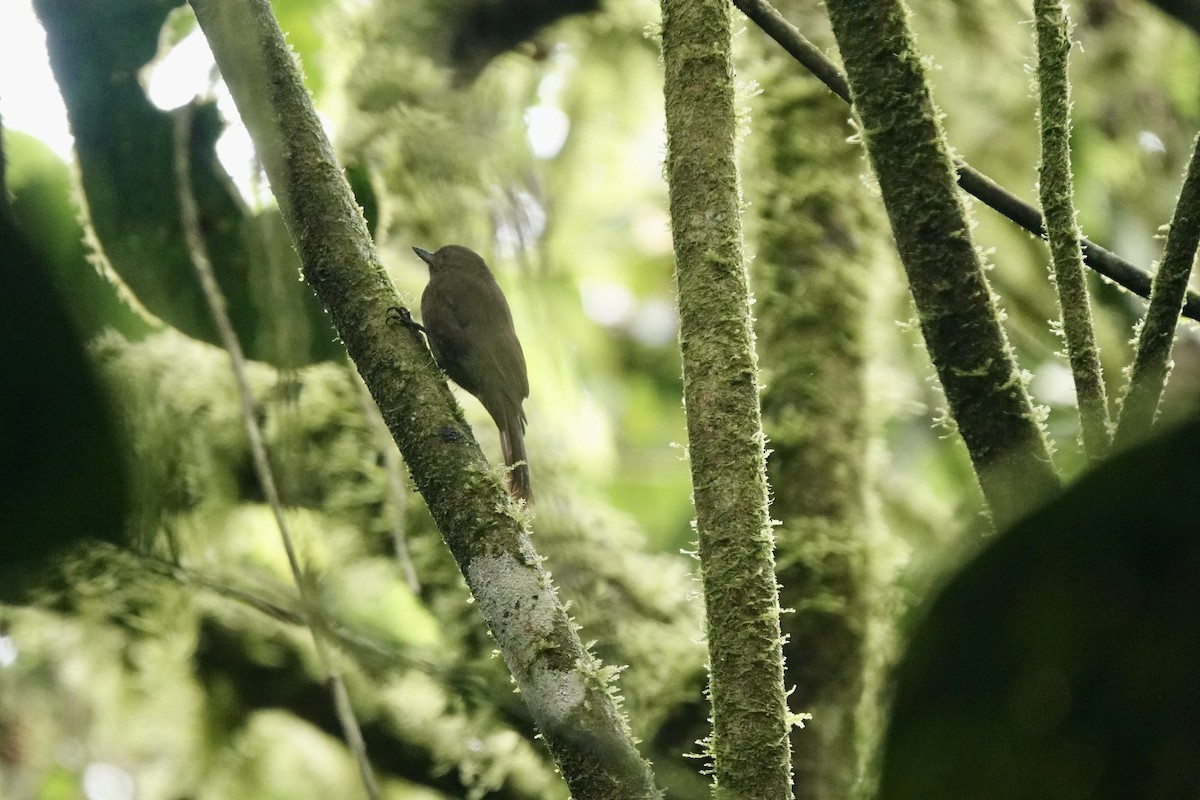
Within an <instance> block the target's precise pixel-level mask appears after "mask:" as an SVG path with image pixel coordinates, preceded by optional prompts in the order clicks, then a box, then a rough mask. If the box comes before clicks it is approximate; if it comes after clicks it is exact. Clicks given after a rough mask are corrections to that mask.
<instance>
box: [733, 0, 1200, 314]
mask: <svg viewBox="0 0 1200 800" xmlns="http://www.w3.org/2000/svg"><path fill="white" fill-rule="evenodd" d="M733 2H734V5H736V6H737V7H738V8H739V9H741V11H742V13H744V14H745V15H746V16H747V17H749V18H750V19H751V20H753V21H754V23H755V24H756V25H758V26H759V28H761V29H762V31H763V32H764V33H766V34H767V35H768V36H770V37H771V38H772V39H774V40H775V41H776V42H777V43H778V44H779V45H780V46H781V47H783V49H784V50H786V51H787V52H788V54H790V55H791V56H792V57H793V58H795V59H796V60H797V61H798V62H800V64H801V65H802V66H803V67H805V68H806V69H807V70H808V71H809V72H811V73H812V74H813V75H815V76H816V77H817V78H818V79H819V80H820V81H821V82H822V83H824V84H825V85H826V86H828V87H829V89H830V91H832V92H833V93H834V94H836V95H837V96H838V97H840V98H842V99H843V100H845V101H846V102H847V103H849V102H850V85H849V84H848V83H847V82H846V77H845V76H844V75H843V74H842V73H841V71H840V70H839V69H838V68H837V65H835V64H834V63H833V62H832V61H830V60H829V59H828V58H827V57H826V56H825V54H824V53H822V52H821V49H820V48H819V47H817V46H816V45H815V44H813V43H812V42H810V41H809V40H808V39H806V38H805V37H804V35H803V34H802V33H800V31H799V30H797V29H796V27H795V26H794V25H792V24H791V23H790V22H788V21H787V20H786V19H785V18H784V17H783V15H782V14H780V13H779V12H778V11H777V10H776V9H775V7H774V6H772V5H771V4H770V3H768V2H767V0H733ZM954 170H955V172H956V174H957V178H958V185H959V186H961V187H962V188H963V191H965V192H967V194H970V195H972V196H973V197H975V198H977V199H978V200H980V201H981V202H982V203H984V204H985V205H987V206H989V207H990V208H992V209H993V210H995V211H997V212H999V213H1000V214H1001V215H1003V216H1005V217H1007V218H1008V219H1009V220H1011V221H1012V222H1015V223H1016V224H1017V225H1019V226H1021V227H1022V228H1024V229H1025V230H1027V231H1029V232H1030V233H1032V234H1033V235H1034V236H1037V237H1039V238H1042V239H1045V238H1046V229H1045V225H1044V224H1043V220H1042V215H1041V213H1040V212H1039V211H1038V210H1037V209H1036V208H1034V207H1033V206H1031V205H1029V204H1028V203H1026V202H1025V201H1024V200H1022V199H1021V198H1019V197H1017V196H1016V195H1015V194H1013V193H1012V192H1010V191H1008V190H1007V189H1005V188H1004V187H1003V186H1001V185H1000V184H998V183H996V182H995V181H994V180H992V179H991V178H989V177H988V176H987V175H984V174H983V173H982V172H980V171H978V170H977V169H975V168H974V167H972V166H971V165H970V164H968V163H967V162H966V161H964V160H963V159H961V158H955V159H954ZM1079 245H1080V247H1081V248H1082V249H1083V260H1084V263H1085V264H1087V265H1088V266H1089V267H1090V268H1091V269H1093V270H1094V271H1096V272H1097V273H1098V274H1100V275H1103V276H1104V277H1106V278H1108V279H1109V280H1111V281H1113V282H1114V283H1116V284H1117V285H1118V286H1122V287H1124V288H1125V289H1128V290H1129V291H1131V292H1133V293H1134V294H1136V295H1138V296H1140V297H1149V296H1150V275H1149V274H1148V273H1147V272H1145V271H1144V270H1142V269H1139V268H1138V267H1136V266H1134V265H1133V264H1131V263H1129V262H1128V261H1126V260H1125V259H1123V258H1121V257H1120V256H1119V255H1117V254H1116V253H1113V252H1111V251H1110V250H1106V249H1105V248H1103V247H1101V246H1100V245H1098V244H1096V243H1095V242H1093V241H1091V240H1090V239H1088V238H1086V237H1080V238H1079ZM1183 316H1185V317H1189V318H1191V319H1194V320H1200V295H1197V294H1196V293H1195V292H1191V291H1189V292H1188V293H1187V300H1186V301H1185V302H1184V304H1183Z"/></svg>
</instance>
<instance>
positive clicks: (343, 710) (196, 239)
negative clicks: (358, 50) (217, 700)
mask: <svg viewBox="0 0 1200 800" xmlns="http://www.w3.org/2000/svg"><path fill="white" fill-rule="evenodd" d="M191 135H192V106H191V105H190V104H189V105H185V106H182V107H181V108H180V109H178V110H177V111H176V112H175V159H174V165H175V184H176V186H177V187H178V195H179V212H180V216H181V218H182V219H181V222H182V225H183V235H184V238H185V240H186V242H187V248H188V253H189V255H190V256H191V259H192V266H193V267H195V269H196V276H197V277H198V278H199V279H200V287H201V289H202V290H203V292H204V300H205V302H206V303H207V304H208V309H209V311H210V312H211V313H212V316H213V321H214V322H215V323H216V325H217V333H218V335H219V336H220V337H221V344H222V345H223V346H224V347H225V350H226V351H227V352H228V353H229V363H230V366H231V367H232V368H233V378H234V383H235V384H236V386H237V391H238V398H239V399H240V400H241V404H242V421H243V422H244V423H245V425H246V434H247V435H248V436H249V438H250V453H251V456H252V460H253V462H254V472H255V475H256V476H257V477H258V483H259V485H260V486H261V487H262V490H263V495H264V496H265V497H266V500H267V505H269V506H270V507H271V512H272V513H273V514H274V515H275V526H276V528H278V529H279V538H280V539H281V540H282V542H283V549H284V552H286V553H287V560H288V567H289V568H290V569H291V571H292V580H293V581H294V582H295V584H296V590H297V591H298V592H299V593H300V608H301V611H302V613H303V615H304V622H305V625H307V626H308V630H309V633H311V634H312V640H313V647H314V649H315V650H316V652H317V659H318V660H319V661H320V663H321V669H322V670H323V671H324V672H325V675H326V677H327V679H328V681H329V685H330V689H331V690H332V692H333V698H334V707H335V708H336V709H337V715H338V721H339V722H340V723H341V725H342V734H343V735H344V736H345V737H346V745H347V747H349V748H350V752H352V753H353V754H354V759H355V761H356V762H357V764H358V771H359V776H360V777H361V778H362V782H363V788H364V789H366V792H367V797H369V798H371V800H379V798H380V793H379V785H378V783H376V781H375V773H374V771H373V770H372V769H371V762H370V761H369V760H368V759H367V746H366V744H365V743H364V742H363V736H362V728H361V727H360V726H359V724H358V717H356V716H355V715H354V709H353V708H352V707H351V705H350V696H349V694H348V693H347V692H346V683H345V681H343V680H342V675H341V672H340V671H339V670H338V667H337V664H336V663H335V662H334V660H333V658H332V656H331V655H330V653H329V649H328V648H327V647H326V644H325V639H324V632H323V631H322V630H320V625H319V623H318V619H317V614H316V613H315V611H314V609H316V608H317V605H318V604H317V600H316V598H315V597H313V593H312V589H311V588H310V586H309V584H308V581H307V580H306V578H305V576H304V570H303V568H302V567H301V566H300V558H299V556H297V555H296V547H295V545H294V544H293V543H292V535H291V533H290V532H289V531H288V524H287V519H286V518H285V517H284V515H283V502H282V500H280V497H279V490H278V489H277V488H276V486H275V474H274V472H273V471H272V469H271V462H270V460H269V459H268V458H267V447H266V445H265V444H264V443H263V436H262V429H261V428H259V425H258V415H257V412H256V409H255V407H256V405H257V403H256V401H255V399H254V392H253V390H251V388H250V379H249V377H248V376H247V372H246V357H245V355H244V354H243V353H242V345H241V343H240V342H239V341H238V338H237V333H236V332H235V331H234V329H233V322H232V321H231V320H230V319H229V312H228V310H227V309H226V307H225V297H224V295H223V294H222V293H221V288H220V286H218V285H217V278H216V275H215V274H214V272H213V267H212V262H211V261H210V260H209V258H208V248H207V247H206V245H205V243H204V234H203V233H202V232H201V230H200V209H199V207H198V206H197V204H196V197H195V194H194V193H193V191H192V161H191Z"/></svg>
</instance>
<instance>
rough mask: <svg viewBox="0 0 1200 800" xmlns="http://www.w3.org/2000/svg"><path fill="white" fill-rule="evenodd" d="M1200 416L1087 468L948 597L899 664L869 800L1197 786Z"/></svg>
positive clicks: (1089, 794)
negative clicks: (877, 778)
mask: <svg viewBox="0 0 1200 800" xmlns="http://www.w3.org/2000/svg"><path fill="white" fill-rule="evenodd" d="M1198 487H1200V422H1196V421H1193V422H1190V423H1188V424H1187V425H1185V426H1182V427H1180V428H1177V429H1175V430H1172V431H1169V432H1167V433H1165V434H1162V435H1161V436H1159V437H1158V438H1157V439H1154V440H1152V441H1150V442H1149V443H1147V444H1145V445H1144V446H1142V447H1140V448H1138V449H1136V450H1133V451H1130V452H1127V453H1125V454H1123V455H1122V456H1120V457H1118V458H1115V459H1112V460H1111V461H1109V462H1107V463H1106V464H1104V465H1103V466H1101V467H1100V468H1098V469H1096V470H1095V471H1094V472H1092V473H1090V474H1088V475H1087V476H1085V477H1084V478H1083V479H1082V480H1080V481H1079V482H1078V483H1077V484H1076V485H1074V486H1073V487H1072V488H1071V489H1070V490H1069V491H1067V492H1066V493H1065V494H1064V495H1063V496H1062V497H1061V498H1060V499H1059V500H1057V501H1055V502H1053V503H1051V504H1049V505H1048V506H1046V507H1045V508H1043V509H1041V510H1040V511H1038V512H1036V513H1035V514H1033V515H1032V516H1030V517H1029V518H1027V519H1025V520H1024V521H1022V522H1021V523H1019V524H1018V525H1016V526H1015V527H1014V528H1012V529H1011V530H1009V531H1007V532H1005V533H1003V534H1001V535H999V536H998V537H997V538H996V540H995V541H993V542H991V543H990V544H989V546H988V547H987V548H986V549H985V550H984V551H983V552H982V553H981V554H980V555H979V556H978V557H977V558H976V559H974V561H972V562H971V563H970V564H968V565H967V566H966V567H965V568H964V569H963V570H961V571H960V572H959V573H958V574H957V575H955V576H954V578H953V579H952V580H951V581H950V582H949V583H948V584H947V585H946V586H945V587H944V589H943V590H942V591H941V593H940V594H939V596H938V597H937V598H936V600H935V601H934V602H933V603H932V605H931V606H930V607H929V609H928V611H927V616H926V617H925V619H924V620H923V621H922V622H921V624H920V625H919V627H918V629H917V630H916V632H915V635H914V636H913V639H912V642H911V644H910V647H909V651H908V653H907V655H906V657H905V659H904V662H903V664H902V665H901V667H900V670H899V679H898V684H897V688H896V695H895V705H894V707H893V709H892V720H893V721H892V725H891V730H890V732H889V734H888V737H887V745H886V754H885V762H884V769H883V780H882V787H881V789H882V791H881V792H880V795H879V796H880V797H883V798H888V800H908V798H913V799H914V800H915V799H916V798H921V800H937V798H955V799H956V800H961V798H983V797H986V798H988V800H1008V799H1009V798H1048V797H1054V798H1057V799H1058V800H1063V798H1076V797H1078V798H1084V797H1086V798H1093V799H1097V800H1098V799H1099V798H1113V799H1114V800H1116V798H1134V797H1136V798H1139V800H1153V799H1154V798H1164V800H1165V798H1178V797H1193V796H1195V792H1196V787H1197V786H1200V624H1197V621H1196V613H1197V610H1200V535H1198V532H1200V490H1198Z"/></svg>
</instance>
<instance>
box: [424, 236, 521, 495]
mask: <svg viewBox="0 0 1200 800" xmlns="http://www.w3.org/2000/svg"><path fill="white" fill-rule="evenodd" d="M413 251H414V252H415V253H416V254H417V255H418V256H420V257H421V260H422V261H424V262H425V263H426V264H428V265H429V284H428V285H426V287H425V292H424V294H422V295H421V322H422V323H423V326H424V328H425V335H426V336H427V337H428V339H429V349H430V350H432V351H433V357H434V358H435V359H437V363H438V366H440V367H441V368H442V369H443V370H444V371H445V373H446V374H447V375H449V376H450V377H451V378H452V379H453V380H454V382H455V383H457V384H458V385H459V386H461V387H462V388H464V389H466V390H467V391H468V392H470V393H471V394H473V395H475V397H477V398H478V399H479V402H480V403H482V404H483V407H484V408H486V409H487V412H488V413H489V414H491V415H492V419H493V420H495V422H496V427H497V428H498V429H499V430H500V450H501V451H502V453H503V455H504V464H505V466H507V467H509V468H510V469H509V473H508V491H509V493H510V494H511V495H512V496H513V497H519V498H521V499H523V500H524V501H525V502H526V503H529V504H532V503H533V489H532V487H531V486H530V482H529V464H528V463H525V411H524V410H523V409H522V408H521V404H522V402H523V401H524V400H525V398H526V397H528V396H529V376H528V373H527V372H526V369H525V354H524V352H522V350H521V343H520V342H519V341H518V340H517V332H516V330H515V329H514V328H513V319H512V312H511V311H509V309H508V301H507V300H505V299H504V292H502V291H500V286H499V284H497V283H496V279H495V278H494V277H493V276H492V271H491V270H490V269H488V265H487V264H486V263H485V262H484V260H483V259H482V258H480V257H479V255H478V254H476V253H474V252H473V251H471V250H468V249H467V248H465V247H461V246H459V245H456V244H450V245H446V246H445V247H443V248H442V249H440V250H438V251H437V252H436V253H430V252H429V251H428V250H422V249H421V248H419V247H414V248H413Z"/></svg>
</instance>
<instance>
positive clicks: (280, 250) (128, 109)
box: [35, 0, 343, 367]
mask: <svg viewBox="0 0 1200 800" xmlns="http://www.w3.org/2000/svg"><path fill="white" fill-rule="evenodd" d="M177 5H179V3H178V2H176V0H37V1H36V2H35V8H36V10H37V13H38V16H39V18H40V19H41V21H42V24H43V25H44V26H45V28H46V34H47V36H46V44H47V48H48V49H49V52H50V62H51V66H52V67H53V69H54V75H55V78H56V79H57V81H58V84H59V88H60V89H61V90H62V94H63V99H64V100H65V102H66V105H67V114H68V117H69V119H70V122H71V130H72V133H73V134H74V136H75V149H76V154H77V157H78V161H79V170H80V175H81V179H82V185H83V190H84V195H85V197H86V200H87V206H88V212H89V215H90V219H91V223H92V226H93V228H94V230H95V233H96V236H97V239H98V240H99V242H100V244H101V246H102V247H103V249H104V253H105V255H106V256H107V257H108V260H109V262H110V263H111V264H112V266H113V268H114V270H115V271H116V272H117V273H118V274H119V275H120V277H121V279H122V280H123V281H124V282H125V284H126V285H127V286H128V287H129V288H130V289H131V290H132V291H133V293H134V294H135V295H136V296H137V298H138V300H139V301H140V302H141V303H142V304H143V305H144V306H145V307H146V308H147V309H148V310H149V311H150V312H151V313H153V314H155V315H156V316H158V317H160V318H161V319H162V320H163V321H165V322H167V323H168V324H170V325H173V326H174V327H176V328H178V329H179V330H180V331H182V332H183V333H185V334H187V335H189V336H192V337H195V338H197V339H202V340H204V341H208V342H213V343H216V342H217V341H218V339H217V336H216V331H215V328H214V325H213V322H212V319H211V315H210V313H209V311H208V308H207V306H206V305H205V302H204V298H203V295H202V292H201V290H200V285H199V281H198V279H197V278H196V275H195V271H194V269H193V266H192V262H191V259H190V256H189V254H188V252H187V248H186V246H185V243H184V237H183V231H182V227H181V223H180V214H179V203H178V191H177V187H176V182H175V179H174V149H175V143H174V133H173V122H172V119H171V117H170V115H169V114H168V113H166V112H163V111H160V110H159V109H157V108H155V107H154V106H153V105H151V103H150V102H149V100H148V99H147V98H146V94H145V92H144V90H143V88H142V86H141V84H140V82H139V70H141V68H142V67H143V66H144V65H145V64H146V63H147V62H149V61H150V60H151V59H152V58H153V57H154V55H155V52H156V49H157V46H158V40H159V33H160V30H161V28H162V26H163V23H164V21H165V20H166V19H167V16H168V14H169V13H170V11H171V9H172V8H173V7H175V6H177ZM222 130H223V123H222V122H221V120H220V117H219V115H218V114H217V110H216V107H215V106H214V105H212V104H208V105H204V106H202V107H200V108H199V109H198V110H197V113H196V114H195V115H194V116H193V130H192V136H191V152H190V153H189V159H190V163H191V168H192V180H193V184H194V187H195V193H196V200H197V203H198V205H199V208H200V217H201V225H202V228H203V233H204V236H205V240H206V244H207V248H208V255H209V258H210V259H211V261H212V263H213V267H214V270H215V271H216V277H217V282H218V283H219V284H220V286H221V289H222V292H223V294H224V296H225V300H226V303H227V305H228V308H229V313H230V316H231V318H232V320H233V323H234V326H235V328H236V330H237V333H238V335H239V338H240V340H241V342H242V345H243V347H244V348H245V350H246V353H247V355H248V356H250V357H251V358H256V359H260V360H264V361H268V362H270V363H273V364H276V365H278V366H287V367H294V366H299V365H302V364H305V363H308V362H310V361H314V360H320V359H325V358H337V357H341V356H342V355H343V352H342V350H341V348H340V347H339V346H338V345H337V344H336V343H335V342H334V341H333V338H334V337H333V335H332V333H331V329H330V327H329V323H328V321H327V320H326V318H325V315H324V312H323V311H322V310H321V308H320V306H319V304H318V303H317V302H316V300H315V298H314V297H313V296H312V292H311V291H310V290H309V289H308V287H307V286H305V285H303V284H302V283H300V282H299V281H298V280H297V275H298V271H299V265H298V262H297V260H296V257H295V254H294V253H293V252H292V249H291V246H290V242H289V241H288V240H287V239H286V237H285V238H284V239H283V240H279V239H277V238H275V237H264V236H263V235H262V233H261V232H260V231H259V230H258V229H257V227H258V226H257V221H256V219H255V216H254V215H252V214H251V213H250V212H248V211H247V210H246V209H245V208H244V207H243V204H242V203H241V202H240V200H239V199H238V198H237V197H236V196H235V194H234V191H233V189H232V186H231V183H230V181H229V179H228V177H227V176H226V175H225V174H224V173H223V172H222V171H221V169H220V167H219V165H218V163H217V160H216V157H215V154H214V145H215V143H216V140H217V138H218V137H219V136H220V134H221V132H222ZM264 246H266V248H267V249H265V250H264ZM293 324H297V325H298V327H297V328H296V329H293V328H292V327H291V326H292V325H293ZM297 331H299V333H297ZM280 342H283V343H284V344H285V345H286V346H285V347H284V348H283V351H282V352H281V350H280V346H279V343H280Z"/></svg>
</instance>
